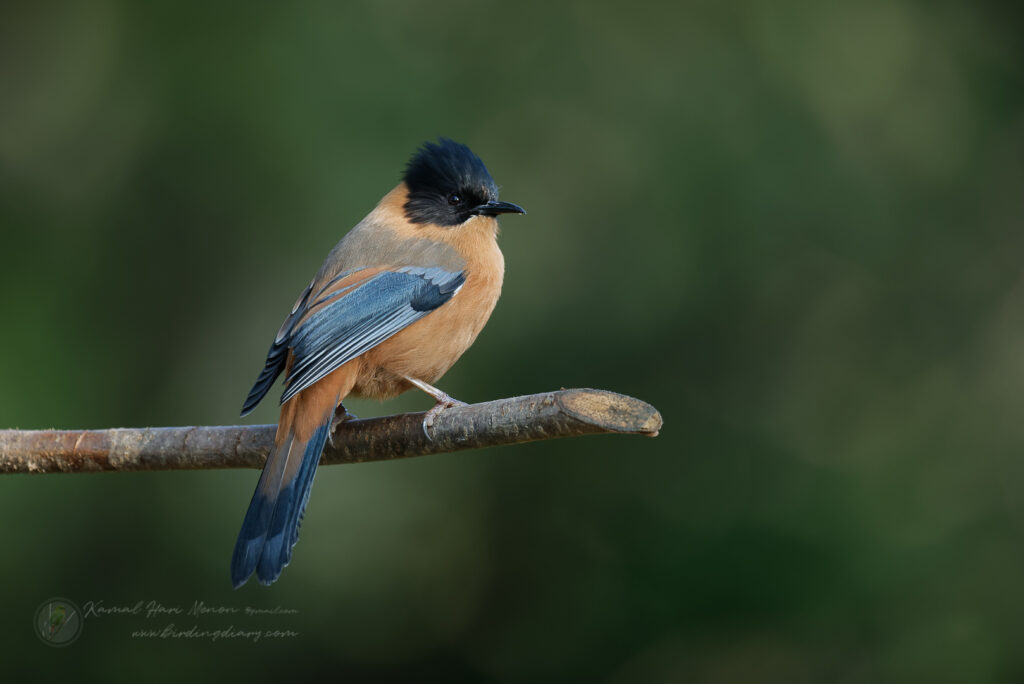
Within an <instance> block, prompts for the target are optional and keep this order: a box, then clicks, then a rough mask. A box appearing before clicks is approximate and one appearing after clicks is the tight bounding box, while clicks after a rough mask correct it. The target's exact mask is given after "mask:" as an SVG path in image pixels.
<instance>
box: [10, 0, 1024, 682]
mask: <svg viewBox="0 0 1024 684" xmlns="http://www.w3.org/2000/svg"><path fill="white" fill-rule="evenodd" d="M1022 19H1024V16H1022V13H1021V11H1020V9H1013V8H1012V6H1011V4H1010V3H996V2H975V3H931V2H909V1H901V2H876V1H870V0H869V1H867V2H865V1H863V0H845V1H840V2H830V3H819V2H814V1H812V0H808V1H806V2H803V1H785V2H772V3H764V2H733V3H716V2H675V3H668V2H662V3H646V2H630V3H613V2H595V1H582V0H581V1H577V2H566V3H552V2H535V3H515V4H514V5H510V4H509V3H498V2H491V1H486V2H469V1H466V2H444V3H426V2H409V1H397V0H389V1H386V2H360V3H313V4H298V3H276V4H272V5H266V4H259V5H257V4H254V3H233V4H232V3H136V2H127V1H125V2H114V1H97V2H91V3H82V4H64V5H50V4H47V3H32V4H29V3H24V4H20V5H19V4H17V3H5V4H4V7H3V9H2V10H0V235H2V242H0V248H2V253H3V260H2V268H0V293H2V296H0V321H2V324H0V332H2V334H0V358H2V359H3V361H2V362H0V368H2V369H3V374H2V381H0V425H2V426H3V427H21V428H45V427H64V428H103V427H114V426H146V425H190V424H201V425H217V424H233V423H236V422H237V421H238V420H239V419H238V417H237V414H238V408H239V406H240V404H241V402H242V399H243V397H244V396H245V394H246V392H247V391H248V389H249V386H250V384H251V382H252V381H253V380H254V378H255V376H256V374H257V372H258V371H259V369H260V367H261V364H262V362H263V357H264V354H265V352H266V348H267V346H268V344H269V342H270V339H271V337H272V336H273V334H274V332H275V331H276V329H277V326H278V325H279V323H280V321H281V319H282V318H283V316H284V314H285V313H286V311H287V310H288V308H289V307H290V306H291V304H292V302H293V301H294V299H295V297H296V295H297V294H298V292H299V291H300V290H301V289H302V287H303V286H304V285H305V284H306V282H307V281H308V278H309V277H310V275H311V274H312V273H313V272H314V271H315V270H316V269H317V268H318V266H319V264H320V262H321V260H322V259H323V257H324V256H325V254H326V253H327V251H328V250H329V249H330V248H331V246H332V245H333V244H334V243H335V242H336V241H337V240H338V239H339V238H340V237H341V236H342V235H343V234H344V232H345V231H346V230H347V229H348V228H349V227H351V226H352V225H354V224H355V223H356V222H357V221H358V220H359V219H360V218H362V217H363V216H364V215H365V214H366V213H367V212H368V211H369V210H370V209H371V208H372V207H373V205H374V203H375V202H376V201H377V199H378V198H379V197H380V196H381V195H383V194H384V193H385V192H386V191H387V190H389V189H390V188H391V187H392V186H393V185H394V184H395V183H396V182H397V181H398V180H399V176H400V173H401V170H402V167H403V164H404V163H405V161H406V160H407V158H408V157H409V155H410V154H411V153H412V151H413V150H414V149H415V148H416V147H417V146H418V145H419V144H420V143H422V142H423V141H424V140H428V139H434V138H436V137H437V136H439V135H444V136H449V137H452V138H455V139H457V140H460V141H463V142H466V143H468V144H469V145H470V146H471V147H472V148H473V149H474V150H475V151H477V152H478V153H479V154H480V156H481V157H482V158H483V159H484V160H485V161H486V163H487V164H488V166H489V168H490V170H491V172H492V173H493V175H494V176H495V178H496V179H497V181H498V183H499V184H500V185H501V186H502V197H503V198H504V199H507V200H510V201H515V202H518V203H520V204H522V205H523V206H525V207H526V208H527V209H528V210H529V215H528V216H525V217H509V218H506V219H504V221H503V223H504V231H503V234H502V238H501V244H502V247H503V250H504V252H505V255H506V260H507V264H508V270H507V277H506V285H505V290H504V295H503V298H502V300H501V302H500V303H499V306H498V308H497V310H496V312H495V314H494V316H493V318H492V319H491V322H490V323H489V325H488V327H487V328H486V329H485V331H484V333H483V335H482V336H481V337H480V339H479V340H478V342H477V343H476V345H475V346H474V347H473V348H472V350H471V351H470V352H469V353H467V354H466V355H465V357H463V359H462V360H461V361H460V363H458V364H457V365H456V366H455V368H454V369H453V370H452V371H450V373H449V374H448V375H447V376H446V378H445V379H444V380H443V381H442V386H443V387H444V388H445V389H446V390H447V391H448V392H450V393H451V394H453V395H454V396H457V397H460V398H462V399H464V400H469V401H481V400H487V399H491V398H497V397H502V396H511V395H515V394H520V393H533V392H539V391H545V390H550V389H556V388H558V387H562V386H565V387H573V386H591V387H602V388H607V389H612V390H616V391H620V392H625V393H628V394H632V395H634V396H638V397H640V398H643V399H645V400H647V401H649V402H651V403H653V404H654V405H655V406H657V407H658V408H659V409H660V410H661V411H662V413H663V415H664V418H665V428H664V430H663V432H662V435H661V436H660V437H658V438H657V439H654V440H644V439H640V438H628V437H594V438H583V439H577V440H568V441H560V442H548V443H541V444H533V445H525V446H517V447H510V448H501V449H493V450H488V451H479V452H467V453H460V454H452V455H442V456H436V457H431V458H424V459H418V460H417V459H414V460H408V461H401V462H391V463H379V464H365V465H357V466H343V467H332V468H324V469H322V470H321V471H320V473H319V475H318V477H317V483H316V486H315V487H314V492H313V496H312V498H311V503H310V507H309V509H308V511H307V515H306V521H305V524H304V526H303V535H302V541H301V543H300V544H299V545H298V546H297V547H296V550H295V557H294V560H293V563H292V565H291V566H290V567H289V568H288V569H287V570H286V571H285V573H284V575H283V577H282V579H281V580H280V581H279V582H278V583H277V584H275V585H274V586H273V588H271V589H266V588H263V587H259V586H256V585H255V584H254V583H252V582H251V583H250V584H249V585H247V586H246V587H244V588H243V589H241V590H239V591H237V592H236V591H234V590H232V589H231V587H230V583H229V580H228V562H229V557H230V552H231V549H232V546H233V544H234V540H235V535H236V533H237V530H238V526H239V524H240V521H241V517H242V514H243V512H244V510H245V508H246V506H247V504H248V502H249V498H250V495H251V493H252V490H253V487H254V485H255V482H256V479H257V473H256V472H255V471H218V472H180V473H142V474H105V475H64V476H58V475H46V476H6V477H2V478H0V519H2V520H3V524H2V538H3V553H0V586H2V587H3V588H2V590H0V651H2V652H3V655H4V658H3V662H4V665H3V669H4V671H5V678H7V677H13V678H12V679H10V681H29V680H31V679H34V678H35V677H36V676H40V677H41V676H42V675H47V676H50V677H53V676H59V677H60V678H61V679H71V680H74V681H89V680H97V679H99V678H101V677H102V678H103V680H104V681H111V682H114V681H138V677H139V676H140V673H145V679H147V680H152V681H159V680H162V679H165V680H168V681H180V680H181V679H182V678H184V677H186V676H188V677H190V678H191V680H192V681H205V680H207V679H209V680H218V681H220V680H223V679H225V678H227V677H230V678H231V679H243V678H244V679H245V680H246V681H253V682H255V681H265V680H266V681H272V680H278V681H279V680H281V679H282V678H286V677H287V678H289V679H291V678H292V677H299V678H305V677H311V676H315V675H318V674H319V675H328V676H331V677H332V679H338V680H341V681H353V682H355V681H366V682H410V681H442V682H460V681H467V682H468V681H495V682H510V683H514V682H570V681H585V682H608V683H610V684H622V683H627V682H653V683H661V682H761V681H764V682H772V681H776V682H811V681H828V682H843V683H853V682H910V681H922V682H945V681H948V682H985V681H1020V680H1021V679H1022V678H1024V650H1022V649H1021V643H1022V642H1024V420H1022V416H1024V402H1022V401H1021V398H1022V390H1024V262H1022V254H1024V231H1022V227H1024V225H1022V219H1024V193H1022V189H1024V87H1022V83H1024V81H1022V78H1024V42H1022V40H1021V36H1020V33H1019V30H1018V29H1019V27H1020V26H1021V25H1024V23H1022ZM276 394H277V392H276V390H275V392H274V393H272V396H276ZM429 405H430V402H429V400H427V399H426V398H425V397H422V396H415V395H409V396H407V397H403V398H401V399H399V400H396V401H393V402H390V403H388V404H377V403H372V402H356V403H354V404H353V406H352V407H351V408H352V409H353V410H354V411H355V412H356V413H358V414H360V415H380V414H384V413H392V412H399V411H406V410H423V409H425V408H427V407H428V406H429ZM275 419H276V411H275V402H274V401H273V400H270V401H267V402H265V403H264V405H263V406H261V408H260V409H259V410H258V411H257V412H256V413H255V414H254V415H253V416H252V417H251V422H253V423H269V422H273V421H274V420H275ZM247 420H249V419H247ZM53 596H66V597H68V598H71V599H72V600H73V601H76V602H77V603H79V604H83V603H85V602H86V601H90V600H93V601H103V602H104V603H105V604H107V605H121V604H132V603H135V602H136V601H139V600H143V601H151V600H152V601H158V602H160V603H162V604H164V605H167V606H173V605H181V606H184V607H189V606H191V605H192V603H193V602H194V601H203V602H204V603H206V604H207V605H213V606H236V607H241V606H253V607H263V608H273V607H276V606H280V607H282V608H285V609H288V610H293V611H297V612H294V613H290V614H288V615H277V616H265V617H262V618H250V619H243V618H232V619H228V618H223V619H221V618H217V617H206V618H202V619H189V618H187V617H181V618H180V619H159V620H158V619H153V620H147V619H145V618H127V617H122V618H112V617H111V618H103V619H90V620H87V621H86V624H85V630H84V631H83V633H82V635H81V638H80V639H79V640H78V641H77V642H76V643H75V644H74V645H73V646H71V647H69V648H66V649H63V650H51V649H48V648H46V647H45V646H43V645H42V644H40V643H39V642H38V641H37V640H36V638H35V637H34V636H33V635H32V633H31V627H30V624H31V619H32V613H33V611H34V610H35V609H36V607H37V606H38V605H39V604H40V603H42V602H43V601H45V600H46V599H48V598H50V597H53ZM167 622H176V623H177V624H178V625H179V626H181V627H182V628H184V627H187V626H189V625H191V624H199V625H200V626H201V627H203V628H209V629H213V628H221V627H225V626H227V625H228V624H234V625H235V626H236V627H237V628H248V629H252V628H270V629H290V630H294V631H297V632H299V636H298V637H295V638H290V639H279V640H277V641H273V640H265V641H262V642H260V643H258V644H255V645H254V644H252V643H248V642H240V641H237V640H236V641H222V642H217V643H210V642H208V641H196V640H141V639H133V638H131V636H130V633H131V631H132V630H133V629H137V628H143V627H146V628H152V627H160V626H162V625H164V624H165V623H167Z"/></svg>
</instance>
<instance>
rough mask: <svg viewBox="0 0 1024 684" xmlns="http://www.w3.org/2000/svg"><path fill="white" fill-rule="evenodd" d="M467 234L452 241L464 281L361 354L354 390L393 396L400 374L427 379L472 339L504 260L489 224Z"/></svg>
mask: <svg viewBox="0 0 1024 684" xmlns="http://www.w3.org/2000/svg"><path fill="white" fill-rule="evenodd" d="M478 220H486V221H493V219H478ZM467 237H468V238H469V239H467V240H466V241H465V244H461V245H458V247H459V248H460V249H459V252H460V253H461V254H462V255H463V256H464V257H465V258H466V271H467V277H466V282H465V283H464V284H463V285H462V287H461V288H460V289H459V291H458V292H456V293H455V296H454V297H452V298H451V300H450V301H448V302H447V303H445V304H443V305H441V306H440V307H439V308H438V309H437V310H436V311H432V312H431V313H429V314H427V315H426V316H425V317H424V318H422V319H420V320H419V321H416V322H415V323H413V324H412V325H410V326H409V327H408V328H406V329H404V330H402V331H401V332H399V333H397V334H396V335H395V336H394V337H392V338H390V339H388V340H386V341H384V342H382V343H381V344H380V345H378V346H377V347H375V348H374V349H371V350H370V351H368V352H367V353H366V354H364V355H363V357H362V360H363V364H362V372H361V373H360V375H359V377H358V379H357V380H356V384H355V388H354V390H353V392H354V393H355V394H356V395H358V396H366V397H372V398H375V399H386V398H389V397H393V396H395V395H397V394H400V393H402V392H404V391H406V390H408V389H410V388H411V385H410V384H409V383H408V382H407V381H405V380H404V379H402V376H403V375H409V376H412V377H414V378H416V379H417V380H422V381H424V382H427V383H430V384H433V383H434V382H436V381H437V380H438V379H439V378H440V377H441V376H442V375H444V374H445V372H446V371H447V370H448V369H449V368H451V367H452V364H454V363H455V362H456V361H457V360H458V359H459V357H460V356H462V354H463V352H465V351H466V350H467V349H469V347H470V345H471V344H473V341H474V340H476V337H477V335H479V334H480V331H481V330H482V329H483V327H484V324H485V323H486V322H487V319H488V318H490V316H491V312H492V311H494V306H495V304H497V303H498V296H499V295H500V294H501V284H502V281H503V279H504V275H505V261H504V258H503V257H502V255H501V251H500V250H499V249H498V244H497V242H496V241H495V239H494V234H493V229H492V228H491V227H490V226H486V225H481V226H480V228H479V230H478V231H475V235H474V234H470V235H468V236H467Z"/></svg>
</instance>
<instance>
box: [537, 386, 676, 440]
mask: <svg viewBox="0 0 1024 684" xmlns="http://www.w3.org/2000/svg"><path fill="white" fill-rule="evenodd" d="M555 398H556V400H557V401H558V403H559V405H560V406H561V408H562V410H563V411H565V412H566V413H568V414H569V415H571V416H573V417H575V418H576V419H578V420H581V421H583V422H585V423H590V424H592V425H594V426H596V427H599V428H601V429H602V430H605V431H607V432H621V433H625V434H634V435H645V436H647V437H657V436H658V431H659V430H661V425H662V420H661V414H660V413H658V410H657V409H655V408H654V407H653V406H651V405H650V404H648V403H647V402H645V401H640V400H639V399H635V398H633V397H629V396H626V395H625V394H616V393H615V392H609V391H608V390H598V389H572V390H562V391H560V392H556V393H555Z"/></svg>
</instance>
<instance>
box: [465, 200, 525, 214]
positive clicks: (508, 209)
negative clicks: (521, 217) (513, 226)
mask: <svg viewBox="0 0 1024 684" xmlns="http://www.w3.org/2000/svg"><path fill="white" fill-rule="evenodd" d="M472 213H473V215H474V216H497V215H498V214H525V213H526V210H525V209H523V208H522V207H521V206H519V205H518V204H512V203H511V202H485V203H483V204H481V205H480V206H478V207H473V211H472Z"/></svg>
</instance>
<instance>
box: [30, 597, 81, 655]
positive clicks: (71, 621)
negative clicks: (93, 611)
mask: <svg viewBox="0 0 1024 684" xmlns="http://www.w3.org/2000/svg"><path fill="white" fill-rule="evenodd" d="M84 621H85V617H84V616H83V615H82V611H81V610H79V608H78V606H76V605H75V604H74V603H72V602H71V601H68V600H67V599H66V598H52V599H48V600H47V601H45V602H44V603H43V605H41V606H39V608H38V609H37V610H36V614H35V617H34V618H33V620H32V628H33V629H34V630H35V633H36V636H37V637H39V640H40V641H42V642H43V643H44V644H46V645H47V646H56V647H61V646H70V645H71V644H73V643H74V642H75V639H77V638H78V635H79V634H81V633H82V624H83V623H84Z"/></svg>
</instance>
